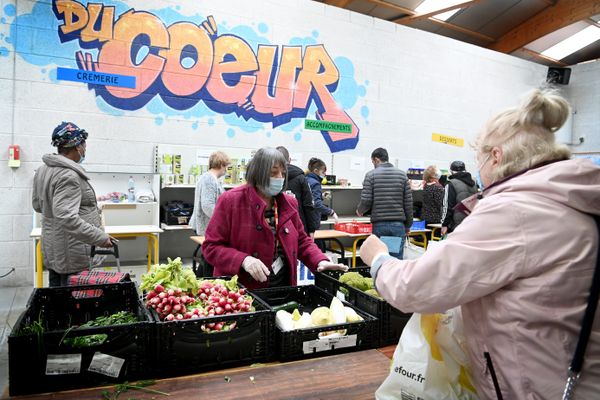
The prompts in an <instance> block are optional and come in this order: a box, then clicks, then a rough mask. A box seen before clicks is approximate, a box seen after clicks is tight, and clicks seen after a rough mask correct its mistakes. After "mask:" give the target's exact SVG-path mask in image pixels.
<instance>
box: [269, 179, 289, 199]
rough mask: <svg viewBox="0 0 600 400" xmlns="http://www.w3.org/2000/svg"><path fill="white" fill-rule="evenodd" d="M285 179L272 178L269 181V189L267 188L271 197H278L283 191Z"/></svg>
mask: <svg viewBox="0 0 600 400" xmlns="http://www.w3.org/2000/svg"><path fill="white" fill-rule="evenodd" d="M284 181H285V179H284V178H271V179H270V180H269V187H268V188H267V194H268V195H269V196H277V195H278V194H279V193H281V191H282V190H283V183H284Z"/></svg>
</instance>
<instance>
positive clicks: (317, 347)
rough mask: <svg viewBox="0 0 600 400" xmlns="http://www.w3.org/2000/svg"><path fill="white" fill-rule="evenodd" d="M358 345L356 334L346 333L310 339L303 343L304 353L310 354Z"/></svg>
mask: <svg viewBox="0 0 600 400" xmlns="http://www.w3.org/2000/svg"><path fill="white" fill-rule="evenodd" d="M354 346H356V335H344V336H336V337H331V338H328V337H324V338H320V339H317V340H309V341H307V342H304V343H302V351H304V354H310V353H315V352H320V351H328V350H335V349H341V348H344V347H354Z"/></svg>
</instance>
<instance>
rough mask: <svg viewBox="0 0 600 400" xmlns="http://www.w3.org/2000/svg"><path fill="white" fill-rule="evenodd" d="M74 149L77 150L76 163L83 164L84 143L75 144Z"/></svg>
mask: <svg viewBox="0 0 600 400" xmlns="http://www.w3.org/2000/svg"><path fill="white" fill-rule="evenodd" d="M75 150H77V154H79V161H77V163H78V164H83V162H84V161H85V151H86V146H85V143H83V144H81V145H79V146H77V147H76V148H75Z"/></svg>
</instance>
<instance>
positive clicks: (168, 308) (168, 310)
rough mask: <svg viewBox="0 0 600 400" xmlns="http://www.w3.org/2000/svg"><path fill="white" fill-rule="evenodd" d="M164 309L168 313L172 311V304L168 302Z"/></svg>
mask: <svg viewBox="0 0 600 400" xmlns="http://www.w3.org/2000/svg"><path fill="white" fill-rule="evenodd" d="M163 311H164V312H166V313H168V312H170V311H171V306H170V305H168V304H167V305H166V306H164V307H163Z"/></svg>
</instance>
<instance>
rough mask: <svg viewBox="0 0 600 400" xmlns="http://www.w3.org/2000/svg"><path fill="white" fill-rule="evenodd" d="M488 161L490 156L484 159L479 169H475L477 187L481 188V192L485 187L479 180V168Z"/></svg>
mask: <svg viewBox="0 0 600 400" xmlns="http://www.w3.org/2000/svg"><path fill="white" fill-rule="evenodd" d="M489 159H490V154H488V156H487V157H486V158H485V160H484V161H483V163H481V165H480V166H479V167H477V175H476V179H477V184H478V185H479V187H480V188H481V190H483V189H485V185H484V184H483V180H482V179H481V172H480V171H481V168H482V167H483V166H484V165H485V163H486V162H488V160H489Z"/></svg>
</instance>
